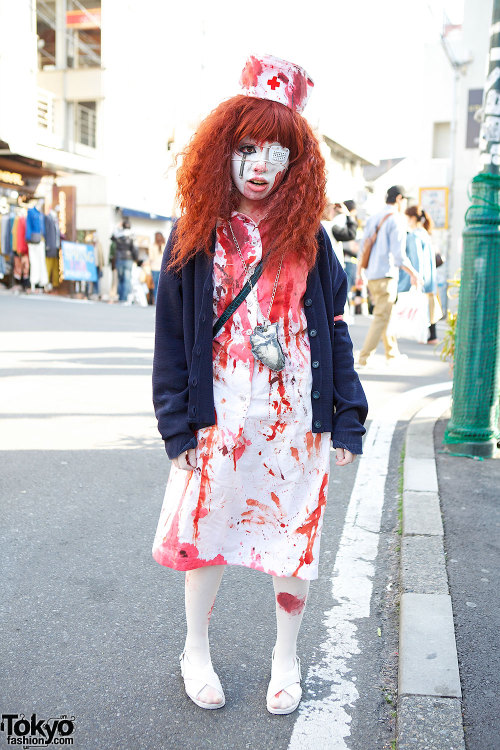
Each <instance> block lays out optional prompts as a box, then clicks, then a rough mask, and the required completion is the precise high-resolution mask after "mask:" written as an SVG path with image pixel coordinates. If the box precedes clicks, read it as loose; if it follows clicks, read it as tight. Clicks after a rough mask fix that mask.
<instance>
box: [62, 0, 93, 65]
mask: <svg viewBox="0 0 500 750" xmlns="http://www.w3.org/2000/svg"><path fill="white" fill-rule="evenodd" d="M66 33H67V39H68V68H95V67H100V65H101V3H100V0H68V10H67V12H66Z"/></svg>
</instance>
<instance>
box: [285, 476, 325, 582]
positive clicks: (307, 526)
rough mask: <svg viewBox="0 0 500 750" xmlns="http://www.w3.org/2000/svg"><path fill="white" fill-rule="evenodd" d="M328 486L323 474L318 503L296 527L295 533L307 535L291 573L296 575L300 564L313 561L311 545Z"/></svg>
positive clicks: (312, 544)
mask: <svg viewBox="0 0 500 750" xmlns="http://www.w3.org/2000/svg"><path fill="white" fill-rule="evenodd" d="M327 487H328V474H325V475H324V476H323V481H322V482H321V487H320V490H319V498H318V505H317V506H316V508H315V510H313V512H312V513H311V514H310V515H309V517H308V518H307V520H306V522H305V523H303V524H302V526H300V527H299V528H298V529H297V532H296V533H297V534H305V535H306V537H307V545H306V548H305V550H304V552H303V554H302V555H301V557H300V562H299V564H298V566H297V568H296V570H295V571H294V572H293V573H292V575H294V576H296V575H297V573H298V571H299V570H300V568H301V567H302V565H304V564H305V565H310V564H311V563H312V561H313V546H314V541H315V539H316V535H317V533H318V525H319V521H320V519H321V514H322V512H323V508H324V506H325V505H326V488H327Z"/></svg>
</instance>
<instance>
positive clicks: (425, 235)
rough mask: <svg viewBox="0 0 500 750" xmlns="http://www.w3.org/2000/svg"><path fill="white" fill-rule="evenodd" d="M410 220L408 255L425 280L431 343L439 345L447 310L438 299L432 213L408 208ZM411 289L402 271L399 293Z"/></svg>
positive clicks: (413, 207)
mask: <svg viewBox="0 0 500 750" xmlns="http://www.w3.org/2000/svg"><path fill="white" fill-rule="evenodd" d="M405 213H406V216H407V217H408V234H407V236H406V254H407V256H408V258H409V259H410V262H411V264H412V266H413V268H414V269H415V270H416V271H417V272H418V273H419V274H420V276H421V277H422V278H423V286H422V291H423V292H425V294H427V297H428V300H429V321H430V325H429V338H428V340H427V343H428V344H437V343H438V337H437V332H436V323H437V322H438V320H441V318H442V317H443V311H442V309H441V304H440V302H439V297H438V296H437V279H436V256H435V253H434V250H433V247H432V245H431V239H430V235H431V233H432V228H433V222H432V219H431V217H430V216H429V214H428V213H427V212H426V211H424V210H423V209H420V208H419V207H418V206H410V207H409V208H407V209H406V212H405ZM409 290H410V277H409V276H408V274H406V273H405V272H404V271H400V272H399V283H398V293H401V292H408V291H409Z"/></svg>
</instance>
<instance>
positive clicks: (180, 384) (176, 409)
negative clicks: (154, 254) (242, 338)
mask: <svg viewBox="0 0 500 750" xmlns="http://www.w3.org/2000/svg"><path fill="white" fill-rule="evenodd" d="M174 236H175V232H171V234H170V237H169V241H168V243H167V246H166V248H165V252H164V253H163V260H162V266H161V272H160V280H159V283H158V299H157V304H156V324H155V349H154V359H153V404H154V408H155V414H156V418H157V420H158V430H159V432H160V434H161V436H162V438H163V440H164V441H165V450H166V451H167V454H168V457H169V458H176V457H177V456H178V455H180V454H181V453H183V452H184V451H186V450H188V449H189V448H195V447H196V444H197V441H196V435H195V434H194V432H193V430H192V429H191V427H190V425H189V423H188V396H189V388H188V376H189V373H188V365H187V361H186V352H185V347H184V332H183V308H182V288H181V277H180V275H179V274H178V273H175V272H172V271H167V270H166V269H167V264H168V261H169V258H170V253H171V250H172V246H173V241H174Z"/></svg>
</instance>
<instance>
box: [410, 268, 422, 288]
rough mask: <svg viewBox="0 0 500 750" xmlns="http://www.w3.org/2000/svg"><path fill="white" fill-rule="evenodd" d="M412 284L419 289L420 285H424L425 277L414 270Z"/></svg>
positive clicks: (411, 278)
mask: <svg viewBox="0 0 500 750" xmlns="http://www.w3.org/2000/svg"><path fill="white" fill-rule="evenodd" d="M410 284H411V285H412V286H416V287H417V289H418V287H420V286H423V285H424V279H423V277H422V276H421V275H420V274H419V273H418V272H417V271H414V272H413V273H411V274H410Z"/></svg>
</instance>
